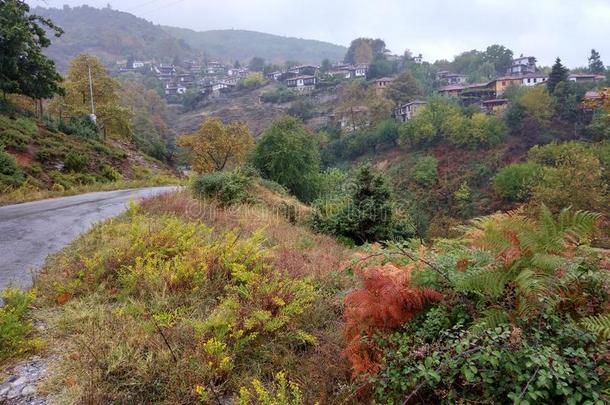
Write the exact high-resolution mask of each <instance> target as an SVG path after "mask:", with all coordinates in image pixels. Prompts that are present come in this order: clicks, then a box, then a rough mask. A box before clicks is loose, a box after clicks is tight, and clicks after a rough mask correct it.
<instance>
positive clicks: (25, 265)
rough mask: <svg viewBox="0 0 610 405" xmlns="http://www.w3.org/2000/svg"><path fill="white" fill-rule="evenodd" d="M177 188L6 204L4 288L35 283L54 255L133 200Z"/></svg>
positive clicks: (1, 222) (1, 263)
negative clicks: (42, 267) (37, 275)
mask: <svg viewBox="0 0 610 405" xmlns="http://www.w3.org/2000/svg"><path fill="white" fill-rule="evenodd" d="M173 190H176V187H151V188H143V189H132V190H117V191H107V192H99V193H89V194H82V195H76V196H71V197H63V198H54V199H50V200H43V201H35V202H30V203H24V204H17V205H9V206H5V207H0V291H1V290H3V289H5V288H6V287H8V286H10V285H12V286H14V287H18V288H21V289H23V290H25V289H28V288H30V287H31V286H32V281H33V276H34V275H35V273H36V270H37V269H39V268H40V267H41V266H42V265H43V263H44V261H45V259H46V257H47V256H48V255H50V254H52V253H55V252H58V251H59V250H61V249H62V248H63V247H65V246H66V245H67V244H69V243H70V242H72V241H73V240H74V239H75V238H76V237H77V236H78V235H80V234H81V233H83V232H85V231H87V230H88V229H89V228H90V227H91V226H92V225H93V224H95V223H97V222H100V221H103V220H105V219H108V218H111V217H114V216H117V215H119V214H120V213H122V212H123V211H125V209H126V208H127V204H128V202H129V201H130V200H138V199H142V198H146V197H151V196H153V195H157V194H161V193H166V192H169V191H173Z"/></svg>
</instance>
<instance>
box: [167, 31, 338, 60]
mask: <svg viewBox="0 0 610 405" xmlns="http://www.w3.org/2000/svg"><path fill="white" fill-rule="evenodd" d="M164 29H165V30H166V31H167V32H169V33H171V34H172V35H173V36H175V37H176V38H179V39H181V40H183V41H184V42H185V43H186V44H188V45H189V46H191V47H192V48H193V49H198V50H199V49H202V50H204V51H205V52H206V54H207V55H209V56H211V57H213V58H218V59H222V60H228V61H231V60H241V61H245V60H250V59H251V58H252V57H254V56H260V57H262V58H265V60H267V61H268V62H276V63H277V62H285V61H287V60H293V61H299V62H303V63H320V61H321V60H323V59H330V60H332V61H336V60H342V59H343V56H344V55H345V52H346V50H347V48H345V47H343V46H339V45H335V44H331V43H329V42H322V41H316V40H311V39H301V38H289V37H282V36H278V35H272V34H265V33H262V32H255V31H245V30H211V31H199V32H198V31H193V30H189V29H185V28H176V27H164Z"/></svg>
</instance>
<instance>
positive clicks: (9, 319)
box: [0, 288, 40, 364]
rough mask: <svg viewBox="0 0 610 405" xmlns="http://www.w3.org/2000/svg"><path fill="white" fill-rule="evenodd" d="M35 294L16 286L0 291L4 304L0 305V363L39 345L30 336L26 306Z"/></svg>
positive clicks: (31, 332) (30, 323)
mask: <svg viewBox="0 0 610 405" xmlns="http://www.w3.org/2000/svg"><path fill="white" fill-rule="evenodd" d="M35 295H36V293H35V292H34V291H33V290H32V291H30V292H27V293H23V292H21V291H20V290H18V289H16V288H8V289H6V290H4V292H3V293H2V299H3V300H4V306H1V307H0V364H1V363H2V362H3V361H5V360H7V359H9V358H11V357H17V356H19V355H21V354H23V353H24V352H28V351H31V350H33V349H36V348H37V347H39V346H40V341H39V340H38V339H35V338H32V334H33V332H34V326H33V325H32V321H31V320H30V319H29V318H28V306H29V305H30V303H31V302H32V300H33V299H34V298H35Z"/></svg>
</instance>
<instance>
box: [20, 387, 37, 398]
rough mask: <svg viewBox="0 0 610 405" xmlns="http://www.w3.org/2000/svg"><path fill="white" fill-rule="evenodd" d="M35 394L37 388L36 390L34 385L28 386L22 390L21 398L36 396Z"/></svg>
mask: <svg viewBox="0 0 610 405" xmlns="http://www.w3.org/2000/svg"><path fill="white" fill-rule="evenodd" d="M34 394H36V388H34V386H33V385H26V386H25V387H24V388H23V389H22V390H21V396H22V397H27V396H30V395H34Z"/></svg>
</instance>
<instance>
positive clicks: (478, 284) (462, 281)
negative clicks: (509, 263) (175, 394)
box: [454, 268, 513, 298]
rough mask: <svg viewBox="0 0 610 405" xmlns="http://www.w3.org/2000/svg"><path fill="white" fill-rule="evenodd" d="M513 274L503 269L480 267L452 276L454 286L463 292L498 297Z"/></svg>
mask: <svg viewBox="0 0 610 405" xmlns="http://www.w3.org/2000/svg"><path fill="white" fill-rule="evenodd" d="M512 278H513V274H512V272H510V271H507V270H505V269H488V268H482V269H477V270H472V271H470V272H468V273H465V274H460V275H458V276H456V277H455V278H454V284H455V287H456V288H457V289H458V290H461V291H464V292H474V293H478V294H482V295H489V296H491V297H493V298H496V297H499V296H500V295H502V292H503V291H504V287H505V286H506V284H507V283H508V282H509V281H510V280H511V279H512Z"/></svg>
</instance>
